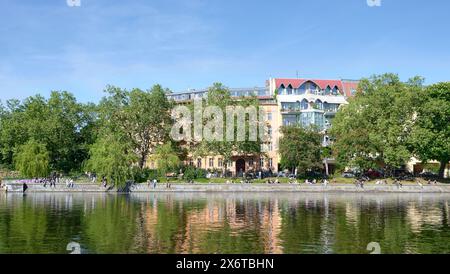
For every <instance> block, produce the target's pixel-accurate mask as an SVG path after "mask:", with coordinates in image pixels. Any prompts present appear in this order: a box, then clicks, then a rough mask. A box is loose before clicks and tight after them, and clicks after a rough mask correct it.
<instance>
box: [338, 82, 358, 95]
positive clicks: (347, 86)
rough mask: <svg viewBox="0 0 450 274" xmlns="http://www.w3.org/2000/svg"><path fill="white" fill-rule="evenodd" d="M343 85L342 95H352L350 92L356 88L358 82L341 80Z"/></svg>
mask: <svg viewBox="0 0 450 274" xmlns="http://www.w3.org/2000/svg"><path fill="white" fill-rule="evenodd" d="M342 84H343V87H344V95H345V96H347V97H352V96H354V94H352V90H356V89H357V88H358V85H359V82H358V81H342Z"/></svg>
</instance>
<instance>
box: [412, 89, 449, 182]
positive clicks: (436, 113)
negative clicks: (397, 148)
mask: <svg viewBox="0 0 450 274" xmlns="http://www.w3.org/2000/svg"><path fill="white" fill-rule="evenodd" d="M417 100H418V102H419V104H418V108H417V117H416V120H415V124H414V127H413V130H412V132H411V138H410V143H411V146H412V149H413V151H414V153H415V155H416V156H417V157H418V158H419V159H420V160H422V161H424V162H426V161H429V160H437V161H439V162H440V163H441V164H440V169H439V175H440V176H441V177H443V176H444V171H445V166H446V164H448V162H449V161H450V82H445V83H437V84H435V85H432V86H429V87H427V88H426V89H424V90H422V91H421V92H420V94H419V96H418V97H417Z"/></svg>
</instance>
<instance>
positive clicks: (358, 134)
mask: <svg viewBox="0 0 450 274" xmlns="http://www.w3.org/2000/svg"><path fill="white" fill-rule="evenodd" d="M422 81H423V79H422V78H420V77H416V78H413V79H411V80H410V81H409V82H407V83H403V82H401V81H400V79H399V78H398V76H397V75H394V74H384V75H380V76H373V77H371V78H370V79H363V80H362V81H361V82H360V84H359V88H358V93H357V94H356V96H355V97H354V98H351V99H349V104H348V105H347V106H343V107H342V108H341V110H340V111H339V112H338V113H337V115H336V118H335V119H334V120H333V123H332V128H331V135H332V136H333V137H334V139H335V140H336V141H335V143H334V145H333V151H334V152H335V154H336V155H335V156H337V160H338V162H339V163H340V164H341V165H343V166H356V167H360V168H362V169H368V168H371V167H375V166H377V165H380V164H381V165H386V166H387V167H390V168H396V167H400V166H402V165H403V164H405V163H406V162H408V161H409V160H410V158H411V156H412V154H411V149H410V147H409V135H410V133H411V131H412V127H413V124H414V116H415V107H416V100H415V99H416V98H417V94H418V92H419V91H420V90H421V89H422Z"/></svg>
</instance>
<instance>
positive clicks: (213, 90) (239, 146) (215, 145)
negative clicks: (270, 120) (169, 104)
mask: <svg viewBox="0 0 450 274" xmlns="http://www.w3.org/2000/svg"><path fill="white" fill-rule="evenodd" d="M202 100H203V102H202V105H203V109H206V108H208V107H217V108H218V109H220V111H221V113H222V114H223V117H222V126H223V127H222V129H220V130H221V132H223V138H222V139H220V140H206V139H205V138H203V140H202V141H201V142H192V143H191V144H189V145H190V148H191V150H193V151H194V155H195V156H198V157H204V156H211V155H221V156H222V157H223V158H224V162H225V163H226V162H227V161H228V160H231V157H232V155H233V154H240V155H243V154H245V155H251V154H253V155H260V154H261V153H262V152H261V145H262V144H263V142H264V140H262V139H260V138H259V134H258V138H257V140H256V141H253V140H250V138H249V136H250V126H257V128H258V133H259V129H260V127H259V124H256V125H255V124H254V123H252V122H251V121H250V116H249V114H245V117H244V123H245V124H244V126H245V139H244V140H243V141H242V140H238V138H237V127H238V123H239V121H238V119H239V118H241V117H237V116H236V115H234V116H233V124H234V139H233V140H227V138H226V136H227V135H226V134H227V130H230V129H229V128H227V115H226V113H227V107H242V108H243V109H247V108H249V107H250V108H254V109H255V110H256V113H257V115H259V108H260V106H259V101H258V99H257V98H256V96H250V97H239V98H233V97H231V95H230V91H229V89H228V88H227V87H225V86H224V85H223V84H221V83H214V84H213V85H212V86H211V87H210V88H209V89H208V93H207V96H206V98H203V99H202ZM190 107H191V108H192V109H193V105H191V106H190ZM215 118H217V117H214V116H212V117H205V116H203V125H206V124H207V123H208V122H209V121H212V119H215ZM256 123H259V122H256ZM216 130H219V129H216ZM223 169H224V170H223V171H225V165H224V167H223Z"/></svg>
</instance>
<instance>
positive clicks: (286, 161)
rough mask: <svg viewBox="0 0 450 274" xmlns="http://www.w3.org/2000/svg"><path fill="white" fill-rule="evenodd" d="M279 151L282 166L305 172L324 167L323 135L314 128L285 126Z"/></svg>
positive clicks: (282, 129) (282, 130)
mask: <svg viewBox="0 0 450 274" xmlns="http://www.w3.org/2000/svg"><path fill="white" fill-rule="evenodd" d="M281 134H282V137H281V138H280V145H279V153H280V156H281V166H282V167H283V168H287V169H291V170H295V169H296V168H297V170H298V172H299V173H303V174H305V173H306V172H307V171H309V170H313V169H316V168H320V167H322V166H323V165H322V161H321V160H322V159H321V149H322V142H321V140H322V135H321V134H320V133H319V132H318V131H317V130H315V129H314V128H303V127H298V126H284V127H282V128H281Z"/></svg>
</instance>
